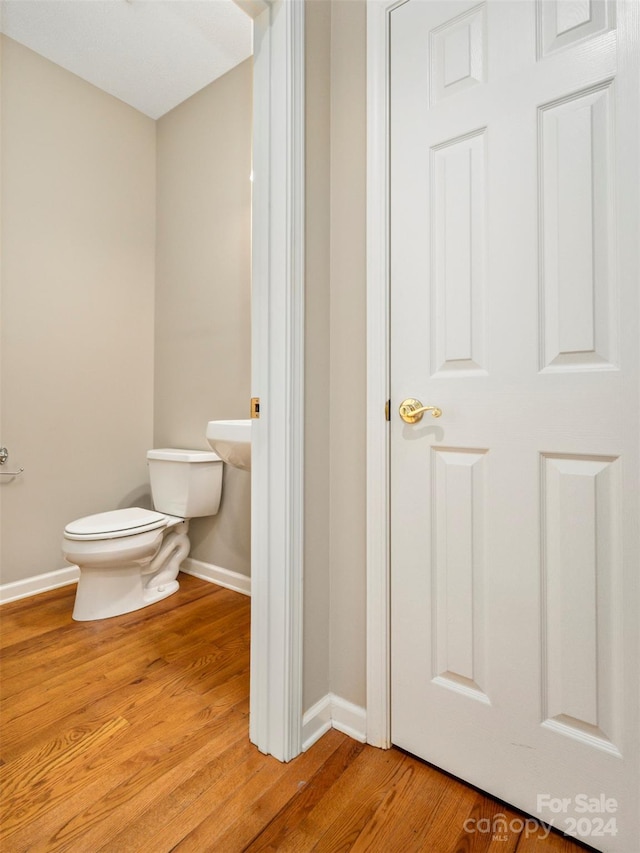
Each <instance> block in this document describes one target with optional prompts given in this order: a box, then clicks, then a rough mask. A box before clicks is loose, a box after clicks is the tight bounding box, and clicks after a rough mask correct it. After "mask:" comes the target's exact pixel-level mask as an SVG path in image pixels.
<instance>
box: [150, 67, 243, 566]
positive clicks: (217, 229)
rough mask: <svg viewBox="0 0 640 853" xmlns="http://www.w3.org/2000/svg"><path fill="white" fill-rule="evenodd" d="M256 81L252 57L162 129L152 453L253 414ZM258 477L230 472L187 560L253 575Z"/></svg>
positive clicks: (199, 444) (164, 121)
mask: <svg viewBox="0 0 640 853" xmlns="http://www.w3.org/2000/svg"><path fill="white" fill-rule="evenodd" d="M252 80H253V65H252V60H251V59H248V60H246V61H245V62H243V63H241V64H240V65H238V66H237V67H236V68H234V69H232V70H231V71H229V72H228V73H227V74H225V75H224V76H223V77H220V78H219V79H218V80H216V81H215V82H214V83H212V84H211V85H209V86H207V87H206V88H205V89H203V90H202V91H201V92H198V93H197V94H196V95H194V96H193V97H192V98H189V99H188V100H187V101H185V102H184V103H182V104H180V106H178V107H176V108H175V109H174V110H172V111H171V112H170V113H168V114H167V115H165V116H163V117H162V118H161V119H160V120H159V121H158V123H157V130H158V132H157V193H158V204H157V251H156V314H155V340H156V347H155V353H156V356H155V412H154V425H155V436H154V440H155V446H156V447H167V446H169V447H193V448H203V449H208V447H209V446H208V444H207V441H206V438H205V430H206V426H207V421H210V420H214V419H226V418H246V417H248V416H249V398H250V381H251V181H250V175H251V113H252V94H251V89H252ZM250 480H251V476H250V474H249V473H248V472H246V471H239V470H238V469H232V468H229V467H227V466H225V471H224V485H223V498H222V505H221V508H220V512H219V514H218V515H217V516H215V517H214V518H203V519H193V521H192V522H191V526H190V531H191V533H190V538H191V543H192V547H191V557H193V558H195V559H197V560H203V561H204V562H207V563H213V564H214V565H218V566H222V567H223V568H225V569H231V570H232V571H236V572H240V573H242V574H246V575H248V574H249V573H250V510H251V505H250Z"/></svg>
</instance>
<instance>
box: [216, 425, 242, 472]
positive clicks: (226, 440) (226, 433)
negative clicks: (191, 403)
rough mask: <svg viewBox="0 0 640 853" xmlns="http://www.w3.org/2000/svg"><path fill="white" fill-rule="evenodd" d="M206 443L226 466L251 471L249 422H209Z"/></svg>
mask: <svg viewBox="0 0 640 853" xmlns="http://www.w3.org/2000/svg"><path fill="white" fill-rule="evenodd" d="M207 441H208V442H209V444H210V445H211V447H212V448H213V450H215V452H216V453H217V454H218V456H219V457H220V459H222V461H223V462H226V463H227V465H233V467H234V468H241V469H242V470H243V471H250V470H251V420H250V419H249V418H247V419H246V420H241V421H209V423H208V424H207Z"/></svg>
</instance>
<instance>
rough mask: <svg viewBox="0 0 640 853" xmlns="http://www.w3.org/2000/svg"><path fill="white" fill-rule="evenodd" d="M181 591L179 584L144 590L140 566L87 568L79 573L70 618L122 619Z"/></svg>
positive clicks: (173, 583)
mask: <svg viewBox="0 0 640 853" xmlns="http://www.w3.org/2000/svg"><path fill="white" fill-rule="evenodd" d="M179 588H180V584H179V583H178V581H177V580H174V581H170V582H169V583H165V584H162V585H160V586H158V587H151V588H148V589H147V588H145V586H144V576H143V575H141V574H140V567H139V566H130V567H126V566H125V567H119V568H113V567H112V568H109V569H106V570H105V569H91V568H86V567H85V568H83V569H82V570H81V572H80V579H79V581H78V588H77V590H76V600H75V604H74V607H73V613H72V614H71V616H72V619H74V620H75V621H76V622H92V621H94V620H96V619H110V618H112V617H113V616H122V615H123V614H124V613H132V612H133V611H134V610H141V609H142V608H143V607H148V606H149V605H150V604H155V603H156V601H161V600H162V599H163V598H168V597H169V596H170V595H173V594H174V593H175V592H177V591H178V589H179Z"/></svg>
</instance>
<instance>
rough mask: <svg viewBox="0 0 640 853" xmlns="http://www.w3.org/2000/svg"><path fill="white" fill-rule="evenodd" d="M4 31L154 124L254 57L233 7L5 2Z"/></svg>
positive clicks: (106, 0) (193, 1)
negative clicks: (180, 104)
mask: <svg viewBox="0 0 640 853" xmlns="http://www.w3.org/2000/svg"><path fill="white" fill-rule="evenodd" d="M0 30H1V31H2V32H3V33H5V35H7V36H9V37H10V38H12V39H15V41H18V42H20V43H21V44H23V45H25V46H26V47H28V48H30V49H31V50H33V51H35V52H36V53H39V54H41V55H42V56H44V57H46V58H47V59H50V60H51V61H52V62H55V63H56V64H57V65H61V66H62V67H63V68H66V69H67V70H68V71H71V72H73V73H74V74H77V75H78V76H79V77H82V78H83V79H84V80H87V81H88V82H89V83H93V85H94V86H98V87H99V88H100V89H103V90H104V91H105V92H108V93H109V94H111V95H114V96H115V97H116V98H119V99H120V100H122V101H125V103H127V104H130V105H131V106H132V107H135V108H136V109H137V110H140V112H143V113H145V115H148V116H150V117H151V118H154V119H157V118H160V116H162V115H164V114H165V113H166V112H168V111H169V110H171V109H173V107H175V106H177V105H178V104H179V103H181V102H182V101H184V100H185V99H186V98H188V97H190V96H191V95H193V94H194V93H195V92H198V91H199V90H200V89H202V88H203V87H204V86H207V85H208V84H209V83H211V82H212V81H213V80H215V79H216V78H217V77H220V76H221V75H222V74H225V73H226V72H227V71H229V70H230V69H231V68H233V67H234V66H236V65H237V64H238V63H239V62H242V61H243V60H244V59H246V58H247V57H248V56H250V55H251V52H252V21H251V18H250V17H249V16H248V15H246V14H245V13H244V12H243V11H242V10H241V9H240V8H239V7H238V6H236V4H235V3H234V2H233V0H1V5H0Z"/></svg>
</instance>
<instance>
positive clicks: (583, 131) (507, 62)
mask: <svg viewBox="0 0 640 853" xmlns="http://www.w3.org/2000/svg"><path fill="white" fill-rule="evenodd" d="M638 12H639V6H638V4H635V3H628V2H622V3H618V4H617V5H616V4H614V3H609V2H582V0H576V2H574V0H565V2H562V1H561V0H558V2H553V0H549V2H547V0H541V2H526V0H522V2H491V0H489V2H485V3H477V2H476V3H473V2H464V0H460V2H458V0H409V2H407V3H405V4H403V5H401V6H399V7H397V8H396V9H394V10H393V12H392V13H391V69H390V80H391V89H390V114H391V128H390V149H391V162H390V175H391V183H390V198H391V207H390V223H391V231H390V234H391V269H390V275H391V318H392V319H391V323H392V327H391V340H392V344H391V389H392V404H391V409H392V424H391V516H392V518H391V524H392V528H391V563H392V574H391V599H392V606H391V612H392V738H393V741H394V743H396V744H398V745H399V746H402V747H404V748H406V749H408V750H409V751H411V752H414V753H416V754H418V755H420V756H422V757H423V758H425V759H427V760H429V761H431V762H433V763H434V764H437V765H438V766H441V767H443V768H444V769H445V770H448V771H450V772H452V773H454V774H456V775H458V776H460V777H462V778H464V779H467V780H468V781H470V782H471V783H473V784H475V785H478V786H479V787H481V788H483V789H485V790H487V791H489V792H490V793H492V794H494V795H495V796H498V797H500V798H503V799H505V800H506V801H508V802H511V803H513V804H514V805H516V806H518V807H520V808H522V809H524V810H526V811H528V812H530V813H532V814H536V815H537V816H539V817H540V819H541V820H544V821H547V822H551V821H553V822H554V823H555V825H557V826H560V827H565V828H567V829H571V828H572V827H573V828H575V829H577V831H578V835H579V836H580V837H582V838H584V840H585V841H587V842H588V843H589V844H591V845H593V846H595V847H597V848H599V849H602V850H607V851H620V853H630V851H631V850H634V849H635V846H637V844H636V839H637V838H638V837H639V834H638V833H639V832H640V829H639V827H638V818H637V814H636V810H637V809H636V806H637V801H638V774H639V771H638V767H639V760H640V749H639V746H638V736H637V732H638V726H639V720H638V702H637V696H638V690H639V683H640V682H639V679H638V655H637V649H638V639H639V638H638V629H637V625H638V609H639V607H638V574H639V566H640V551H639V548H638V527H639V526H640V525H639V524H638V521H639V519H640V509H639V506H638V493H639V491H640V482H639V463H638V435H639V432H640V420H639V417H638V389H639V386H640V381H639V353H638V334H637V318H638V277H639V276H638V251H637V235H638V233H639V222H638V180H637V168H638V163H637V159H638V158H637V152H638V150H639V149H638V131H637V120H638V115H637V113H638V55H639V53H640V42H639V36H638V31H639V25H638ZM409 397H413V398H419V399H420V400H421V401H422V402H423V403H424V404H425V405H429V406H438V407H440V408H441V409H442V412H443V414H442V417H440V418H438V419H434V418H433V417H432V416H431V414H430V413H429V412H427V413H425V415H424V416H423V418H422V420H421V421H420V422H418V423H415V424H407V423H404V422H403V421H402V420H401V419H400V417H399V416H398V414H397V412H398V407H399V405H400V403H401V402H402V401H403V400H404V399H405V398H409ZM584 793H586V794H588V795H589V796H592V797H599V796H600V795H605V797H606V798H609V799H611V798H613V799H615V800H616V808H615V811H614V812H613V813H611V812H609V813H607V814H598V813H597V812H596V813H595V814H593V813H590V814H588V818H589V821H590V822H589V823H585V821H584V820H583V821H582V822H580V820H579V819H580V817H582V816H584V812H581V810H580V809H581V807H582V806H581V804H582V800H580V799H579V798H578V799H577V800H576V797H578V795H580V794H584ZM547 794H549V795H551V796H553V797H557V798H564V799H565V800H566V801H567V805H566V806H565V807H563V810H562V811H560V812H552V811H551V810H550V809H549V808H548V801H547V800H545V799H544V797H545V795H547ZM539 797H542V799H539ZM595 817H600V818H606V819H607V820H609V819H610V818H613V819H614V821H613V824H608V825H609V830H608V832H607V833H605V834H604V835H601V836H598V835H594V834H593V832H594V829H597V826H594V825H593V820H594V818H595ZM614 829H616V830H617V834H616V835H614V834H613V830H614Z"/></svg>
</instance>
